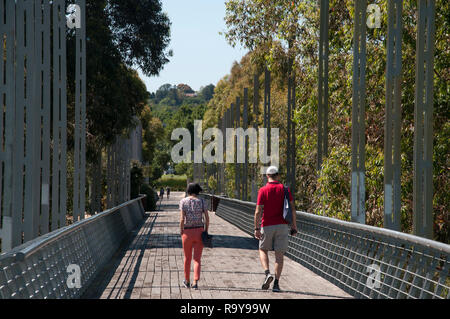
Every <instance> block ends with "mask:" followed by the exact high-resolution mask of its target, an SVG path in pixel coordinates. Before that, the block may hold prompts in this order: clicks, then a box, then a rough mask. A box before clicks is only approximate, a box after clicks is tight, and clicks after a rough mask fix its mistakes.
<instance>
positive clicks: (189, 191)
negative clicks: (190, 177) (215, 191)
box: [186, 183, 203, 195]
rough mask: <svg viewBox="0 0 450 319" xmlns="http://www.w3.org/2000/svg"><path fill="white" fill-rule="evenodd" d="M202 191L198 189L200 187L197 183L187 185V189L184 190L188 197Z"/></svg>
mask: <svg viewBox="0 0 450 319" xmlns="http://www.w3.org/2000/svg"><path fill="white" fill-rule="evenodd" d="M202 190H203V189H202V188H201V187H200V185H199V184H197V183H189V185H188V187H187V189H186V193H187V194H188V195H193V194H194V195H198V194H200V192H201V191H202Z"/></svg>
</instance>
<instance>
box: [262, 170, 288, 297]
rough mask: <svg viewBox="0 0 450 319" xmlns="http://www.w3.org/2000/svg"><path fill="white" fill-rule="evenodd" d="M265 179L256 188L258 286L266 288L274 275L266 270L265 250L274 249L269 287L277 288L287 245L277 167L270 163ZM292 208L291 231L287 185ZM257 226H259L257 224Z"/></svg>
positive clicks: (282, 198)
mask: <svg viewBox="0 0 450 319" xmlns="http://www.w3.org/2000/svg"><path fill="white" fill-rule="evenodd" d="M266 175H267V179H268V182H267V184H266V185H265V186H263V187H261V189H260V190H259V192H258V200H257V202H256V210H255V237H256V238H257V239H259V258H260V261H261V264H262V266H263V268H264V271H265V275H266V277H265V279H264V283H263V285H262V289H264V290H267V289H269V286H270V284H271V282H272V281H273V279H274V277H273V275H271V274H270V270H269V255H268V251H269V250H274V251H275V282H274V284H273V288H272V291H274V292H279V291H280V286H279V280H280V276H281V271H282V270H283V257H284V253H285V252H286V250H287V248H288V236H289V225H288V222H286V221H285V219H284V218H283V203H284V186H283V184H281V183H280V182H278V181H277V179H278V168H277V167H275V166H270V167H269V168H268V169H267V172H266ZM288 194H289V202H290V204H291V209H292V225H291V234H294V233H295V232H297V224H296V213H295V207H294V202H293V198H292V195H291V192H290V190H289V189H288ZM260 227H261V228H260Z"/></svg>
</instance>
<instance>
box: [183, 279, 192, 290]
mask: <svg viewBox="0 0 450 319" xmlns="http://www.w3.org/2000/svg"><path fill="white" fill-rule="evenodd" d="M183 286H184V287H186V288H189V287H190V286H191V284H190V283H188V282H187V281H186V279H185V280H183Z"/></svg>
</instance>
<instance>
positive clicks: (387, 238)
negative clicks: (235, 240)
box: [209, 197, 450, 299]
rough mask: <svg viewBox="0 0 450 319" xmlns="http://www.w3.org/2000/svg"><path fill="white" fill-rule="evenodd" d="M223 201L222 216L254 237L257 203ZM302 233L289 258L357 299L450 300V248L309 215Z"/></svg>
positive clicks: (300, 223)
mask: <svg viewBox="0 0 450 319" xmlns="http://www.w3.org/2000/svg"><path fill="white" fill-rule="evenodd" d="M209 198H210V197H209ZM218 199H219V204H218V207H217V211H216V214H217V215H218V216H220V217H222V218H223V219H225V220H227V221H228V222H230V223H232V224H234V225H235V226H237V227H238V228H240V229H242V230H243V231H245V232H246V233H248V234H251V235H253V229H254V222H253V216H254V211H255V203H251V202H243V201H240V200H235V199H229V198H224V197H218ZM297 227H298V229H299V233H298V234H297V235H295V236H290V237H289V248H288V251H287V253H286V255H287V256H288V257H289V258H291V259H293V260H294V261H296V262H298V263H300V264H301V265H303V266H305V267H306V268H308V269H310V270H312V271H313V272H315V273H317V274H318V275H320V276H322V277H324V278H325V279H327V280H329V281H330V282H332V283H333V284H335V285H336V286H338V287H340V288H341V289H343V290H344V291H346V292H347V293H349V294H351V295H353V296H355V297H357V298H439V299H445V298H447V299H450V275H449V272H450V245H446V244H443V243H440V242H436V241H432V240H428V239H424V238H421V237H417V236H413V235H409V234H405V233H401V232H397V231H392V230H388V229H384V228H378V227H373V226H368V225H363V224H358V223H353V222H347V221H342V220H337V219H334V218H329V217H323V216H318V215H313V214H309V213H304V212H297Z"/></svg>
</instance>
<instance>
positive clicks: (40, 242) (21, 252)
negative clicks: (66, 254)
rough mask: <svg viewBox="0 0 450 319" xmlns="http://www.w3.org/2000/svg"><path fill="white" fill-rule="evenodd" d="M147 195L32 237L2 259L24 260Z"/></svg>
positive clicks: (6, 253)
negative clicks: (63, 237)
mask: <svg viewBox="0 0 450 319" xmlns="http://www.w3.org/2000/svg"><path fill="white" fill-rule="evenodd" d="M145 197H146V195H143V196H140V197H137V198H134V199H132V200H129V201H127V202H124V203H122V204H120V205H118V206H115V207H112V208H109V209H107V210H105V211H103V212H101V213H99V214H96V215H93V216H91V217H88V218H86V219H83V220H79V221H77V222H75V223H73V224H71V225H67V226H64V227H62V228H60V229H57V230H54V231H52V232H50V233H47V234H45V235H42V236H39V237H37V238H35V239H32V240H30V241H28V242H26V243H23V244H22V245H20V246H17V247H15V248H13V249H12V250H10V251H7V252H5V253H3V254H0V260H4V259H8V258H13V259H15V260H19V261H22V260H24V259H25V258H27V257H28V256H31V255H32V254H33V253H34V252H35V251H37V250H38V249H40V248H42V247H44V246H46V245H48V244H51V243H52V242H54V241H55V240H58V239H59V238H61V237H62V236H64V235H66V234H68V233H70V232H73V231H75V230H76V229H78V228H81V227H83V226H85V225H88V224H90V223H92V222H94V221H96V220H97V219H100V218H102V217H105V216H107V215H110V214H112V213H114V212H115V211H117V210H119V209H121V208H123V207H125V206H127V205H130V204H131V203H133V202H136V201H140V200H142V199H143V198H145Z"/></svg>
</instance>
